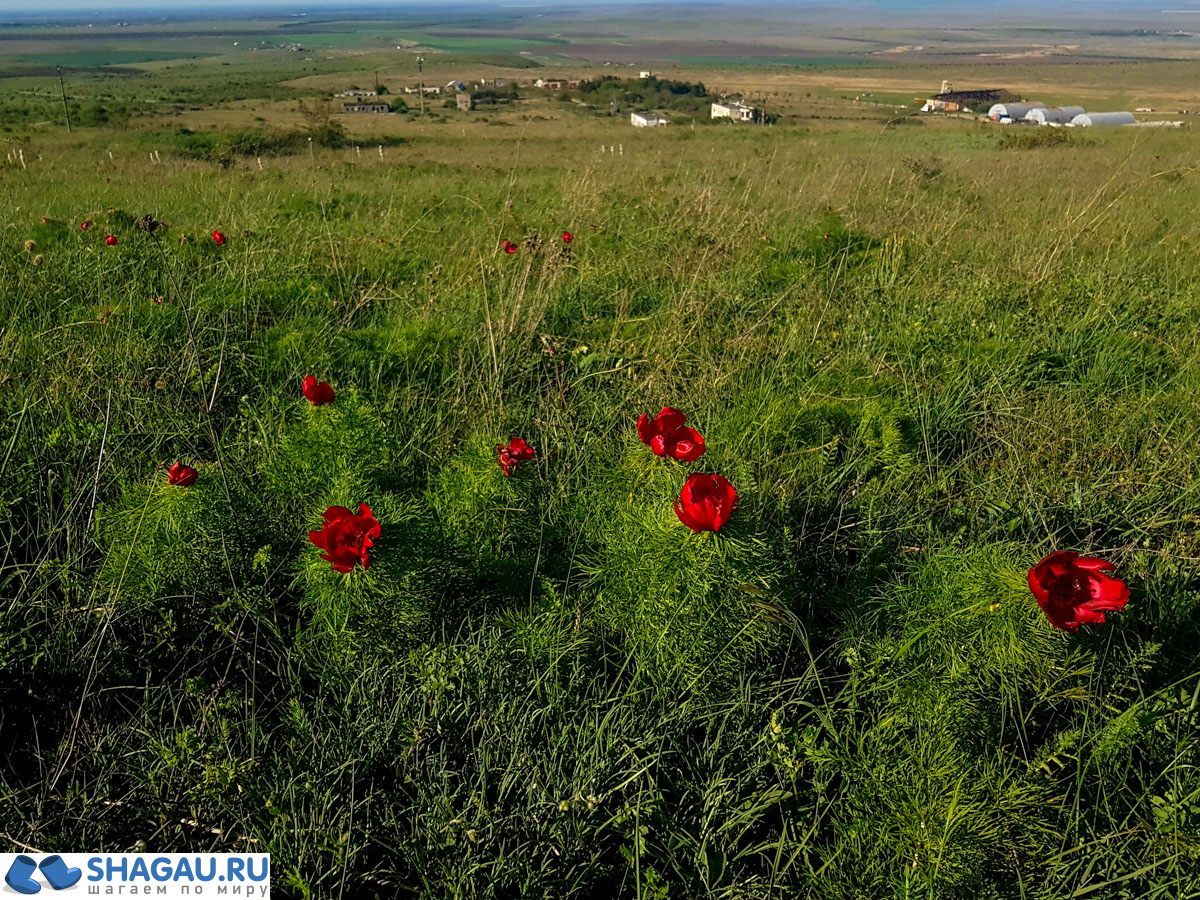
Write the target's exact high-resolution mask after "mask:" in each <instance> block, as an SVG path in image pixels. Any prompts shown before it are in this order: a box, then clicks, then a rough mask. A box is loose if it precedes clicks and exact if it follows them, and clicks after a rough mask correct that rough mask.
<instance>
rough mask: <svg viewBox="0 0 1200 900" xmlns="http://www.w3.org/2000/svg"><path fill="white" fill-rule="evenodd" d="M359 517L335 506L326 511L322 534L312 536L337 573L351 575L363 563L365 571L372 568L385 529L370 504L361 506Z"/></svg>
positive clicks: (310, 538) (316, 532) (312, 539)
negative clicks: (375, 548)
mask: <svg viewBox="0 0 1200 900" xmlns="http://www.w3.org/2000/svg"><path fill="white" fill-rule="evenodd" d="M358 513H359V514H358V515H357V516H356V515H355V514H354V513H352V512H350V510H348V509H346V507H344V506H331V507H329V508H328V509H326V510H325V515H324V516H323V519H324V523H325V524H324V525H322V526H321V530H320V531H310V532H309V533H308V539H309V540H310V541H312V542H313V545H314V546H316V547H320V548H321V549H322V550H324V551H325V552H324V553H322V554H321V559H323V560H325V561H326V562H328V563H331V564H332V565H333V570H334V571H335V572H342V573H346V572H350V571H351V570H353V569H354V564H355V563H356V562H361V563H362V567H363V568H364V569H368V568H370V567H371V554H370V552H369V551H370V549H371V546H372V544H373V543H374V541H375V538H377V537H379V535H380V534H381V533H382V529H381V528H380V527H379V523H378V522H377V521H376V520H375V517H374V516H373V515H371V507H369V506H367V504H365V503H360V504H359V505H358Z"/></svg>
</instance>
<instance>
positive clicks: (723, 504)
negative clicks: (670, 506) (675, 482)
mask: <svg viewBox="0 0 1200 900" xmlns="http://www.w3.org/2000/svg"><path fill="white" fill-rule="evenodd" d="M737 503H738V495H737V491H735V490H734V489H733V485H732V484H730V483H729V482H728V481H726V480H725V479H724V478H722V477H721V476H720V475H705V474H704V473H702V472H693V473H692V474H691V475H689V476H688V479H687V481H685V482H684V483H683V490H682V491H680V492H679V499H678V500H676V501H675V515H677V516H679V521H680V522H682V523H683V524H684V525H686V526H687V527H688V528H690V529H692V531H694V532H696V533H697V534H699V533H700V532H701V531H720V530H721V526H722V525H724V524H725V523H726V522H728V521H729V517H730V516H732V515H733V511H734V510H735V509H737Z"/></svg>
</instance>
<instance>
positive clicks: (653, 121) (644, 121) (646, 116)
mask: <svg viewBox="0 0 1200 900" xmlns="http://www.w3.org/2000/svg"><path fill="white" fill-rule="evenodd" d="M629 122H630V124H632V125H633V127H634V128H655V127H657V126H659V125H669V124H670V122H671V120H670V119H668V118H667V117H666V116H660V115H659V114H658V113H653V112H635V113H630V114H629Z"/></svg>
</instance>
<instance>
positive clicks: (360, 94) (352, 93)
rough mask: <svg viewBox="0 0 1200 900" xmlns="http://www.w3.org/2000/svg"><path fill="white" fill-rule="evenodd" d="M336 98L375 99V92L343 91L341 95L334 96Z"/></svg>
mask: <svg viewBox="0 0 1200 900" xmlns="http://www.w3.org/2000/svg"><path fill="white" fill-rule="evenodd" d="M333 96H335V97H374V96H375V92H374V91H358V90H354V91H342V92H341V93H340V94H334V95H333Z"/></svg>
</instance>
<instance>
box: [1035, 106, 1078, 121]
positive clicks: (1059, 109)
mask: <svg viewBox="0 0 1200 900" xmlns="http://www.w3.org/2000/svg"><path fill="white" fill-rule="evenodd" d="M1081 115H1083V107H1082V106H1050V107H1041V106H1039V107H1037V108H1035V109H1031V110H1030V111H1029V112H1027V113H1025V121H1026V122H1031V123H1033V124H1034V125H1066V124H1067V123H1068V122H1070V121H1071V120H1072V119H1074V118H1075V117H1076V116H1081Z"/></svg>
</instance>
